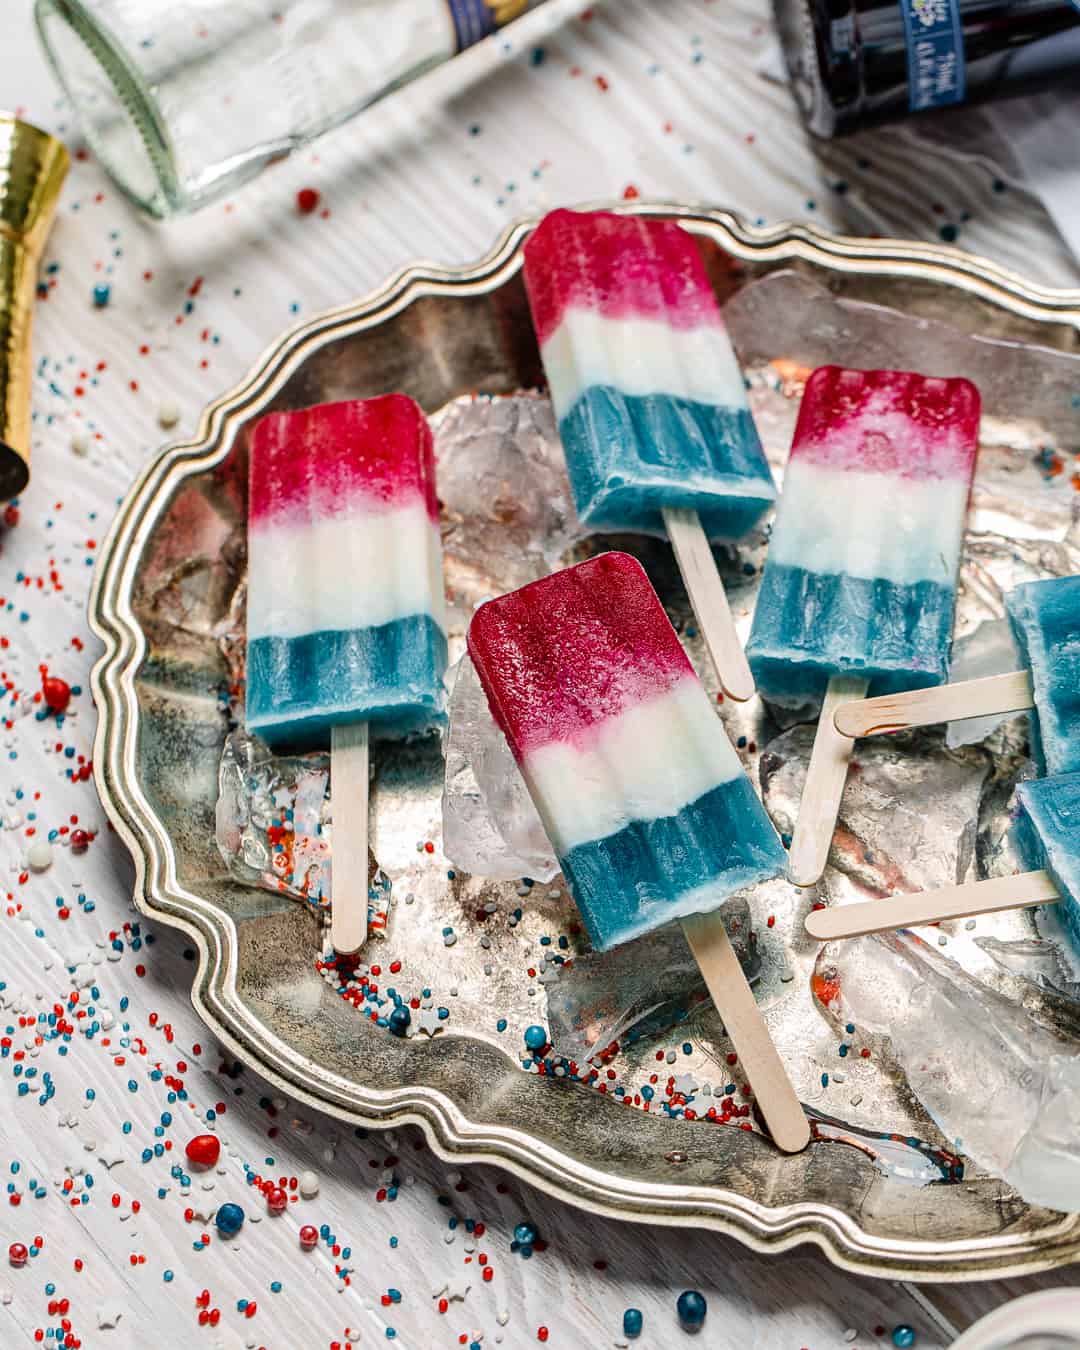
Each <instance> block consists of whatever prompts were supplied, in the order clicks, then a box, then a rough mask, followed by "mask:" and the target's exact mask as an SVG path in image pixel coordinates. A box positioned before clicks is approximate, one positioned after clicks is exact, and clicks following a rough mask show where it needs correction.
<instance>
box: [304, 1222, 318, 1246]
mask: <svg viewBox="0 0 1080 1350" xmlns="http://www.w3.org/2000/svg"><path fill="white" fill-rule="evenodd" d="M318 1245H319V1230H318V1229H317V1228H316V1227H315V1225H314V1224H310V1223H306V1224H304V1226H303V1228H301V1229H300V1246H301V1247H303V1249H304V1251H306V1252H309V1251H311V1249H312V1248H313V1247H317V1246H318Z"/></svg>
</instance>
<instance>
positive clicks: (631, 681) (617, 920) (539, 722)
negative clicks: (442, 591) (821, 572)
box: [468, 553, 807, 1149]
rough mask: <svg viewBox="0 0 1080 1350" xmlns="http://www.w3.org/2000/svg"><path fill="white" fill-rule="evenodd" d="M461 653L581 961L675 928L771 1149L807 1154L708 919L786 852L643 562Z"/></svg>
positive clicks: (585, 582)
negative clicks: (563, 898)
mask: <svg viewBox="0 0 1080 1350" xmlns="http://www.w3.org/2000/svg"><path fill="white" fill-rule="evenodd" d="M468 643H469V652H470V655H471V656H472V659H473V662H474V664H475V666H476V669H477V673H478V674H479V676H480V682H481V684H482V685H483V688H484V691H485V693H486V694H487V698H488V703H489V705H490V707H491V711H492V715H493V717H494V719H495V721H496V723H497V724H498V726H499V727H500V728H501V730H502V732H503V734H504V735H505V736H506V739H507V742H508V743H509V746H510V749H511V750H512V752H513V754H514V756H515V758H516V759H517V761H518V764H519V765H520V767H521V772H522V776H523V777H524V779H525V782H526V784H527V785H528V788H529V792H530V794H531V795H532V798H533V801H534V802H535V804H536V807H537V810H538V812H539V814H540V818H541V820H542V821H543V823H544V827H545V829H546V830H547V833H548V836H549V838H550V840H551V843H552V846H553V847H554V849H555V853H556V855H557V857H558V859H559V863H560V866H561V867H562V869H563V874H564V876H565V877H566V880H567V883H568V885H569V887H570V890H571V892H572V894H573V896H574V899H575V901H576V902H577V905H578V909H579V910H580V912H581V917H582V919H583V920H584V922H585V926H586V928H587V930H588V933H589V936H590V938H591V940H592V943H593V946H594V947H597V948H598V949H601V950H603V949H605V948H609V947H613V946H616V945H617V944H619V943H622V942H627V941H630V940H631V939H633V938H636V937H640V936H641V935H643V934H645V933H648V932H651V931H652V930H654V929H656V928H659V927H661V926H662V925H663V924H666V923H671V922H673V921H675V920H677V919H681V920H682V921H683V923H684V927H685V930H686V936H687V939H688V940H689V942H690V946H691V949H692V950H693V951H694V954H695V956H696V958H697V960H698V963H699V964H700V966H701V969H702V973H703V975H704V976H705V980H706V983H707V984H708V985H709V990H710V992H711V993H712V995H713V999H714V1001H715V1002H716V1005H717V1007H718V1009H719V1011H720V1014H721V1016H722V1018H723V1020H724V1023H725V1026H726V1027H727V1029H728V1032H729V1034H730V1035H731V1038H732V1040H733V1041H734V1042H735V1046H736V1049H737V1050H738V1052H739V1054H740V1056H741V1058H742V1060H743V1063H744V1067H745V1068H746V1069H747V1072H748V1073H749V1075H750V1077H751V1080H752V1082H753V1085H754V1089H755V1092H756V1094H757V1096H758V1100H759V1103H760V1105H761V1108H762V1111H763V1113H764V1114H765V1116H766V1119H767V1120H768V1122H769V1125H770V1128H771V1130H772V1132H773V1135H774V1138H775V1139H776V1141H777V1143H778V1144H779V1145H780V1147H781V1148H785V1149H799V1148H801V1147H803V1145H804V1144H805V1143H806V1139H807V1129H806V1121H805V1118H804V1115H803V1112H802V1110H801V1108H800V1107H799V1104H798V1101H797V1099H796V1098H795V1095H794V1091H793V1089H792V1087H791V1084H790V1082H789V1081H788V1079H787V1077H786V1075H785V1074H784V1071H783V1068H782V1066H781V1065H780V1062H779V1060H778V1058H777V1056H776V1051H775V1048H774V1047H773V1046H772V1043H771V1041H770V1040H769V1036H768V1031H767V1029H766V1027H765V1024H764V1022H763V1021H762V1019H761V1015H760V1013H759V1012H758V1009H757V1005H756V1003H755V1002H754V997H753V994H752V993H751V992H750V990H749V988H748V986H747V985H746V981H745V977H744V976H743V974H742V971H741V969H740V967H739V963H738V960H737V958H736V957H735V955H734V952H733V951H732V949H731V945H730V942H729V941H728V938H727V934H726V933H725V931H724V926H723V923H722V922H721V921H720V919H719V918H718V917H716V916H715V915H714V913H713V912H714V911H715V910H716V909H718V908H719V907H720V906H721V905H722V904H723V902H724V900H725V899H727V897H728V896H729V895H731V894H733V893H734V892H735V891H739V890H742V889H744V888H746V887H748V886H752V885H753V884H755V883H756V882H759V881H763V880H766V879H768V878H770V877H776V876H779V875H781V874H782V873H783V871H784V866H785V861H786V857H785V853H784V849H783V847H782V845H781V843H780V840H779V839H778V837H777V835H776V832H775V830H774V829H773V827H772V825H771V824H770V822H769V818H768V816H767V815H766V814H765V810H764V807H763V806H762V805H761V802H760V801H759V800H758V798H757V796H756V794H755V792H754V790H753V788H752V787H751V785H750V781H749V779H748V778H747V776H746V774H745V773H744V772H743V769H742V766H741V764H740V763H739V760H738V757H737V756H736V754H735V752H734V750H732V748H731V745H730V743H729V741H728V738H727V736H726V734H725V732H724V729H723V724H722V723H721V721H720V719H719V718H718V716H717V714H716V712H715V710H714V708H713V706H712V705H711V703H710V701H709V698H708V696H707V695H706V693H705V690H704V689H703V688H702V685H701V683H700V681H699V680H698V678H697V676H696V675H695V673H694V670H693V667H692V666H691V664H690V662H689V660H688V659H687V657H686V654H685V652H684V651H683V649H682V646H681V644H680V642H679V639H678V637H677V636H676V634H675V630H674V629H673V628H672V626H671V624H670V622H669V621H668V618H667V615H666V614H665V613H664V609H663V606H662V605H661V604H660V601H659V599H658V598H657V595H656V592H655V591H654V590H653V588H652V586H651V585H650V584H649V580H648V578H647V577H646V575H645V573H644V571H643V570H642V568H641V565H640V563H638V562H637V561H636V560H635V559H634V558H631V557H629V556H628V555H626V554H625V553H605V554H602V555H600V556H599V557H597V558H593V559H591V560H590V561H588V562H585V563H581V564H579V565H578V566H576V567H570V568H567V569H566V570H565V571H562V572H557V573H555V574H554V575H553V576H550V577H545V578H544V579H543V580H541V581H536V582H533V583H532V584H531V585H528V586H525V587H523V588H522V589H521V590H518V591H514V592H512V593H511V594H509V595H505V596H502V597H500V598H499V599H497V600H492V601H489V602H488V603H487V604H484V605H482V606H481V607H480V608H479V609H478V610H477V612H476V614H475V615H474V616H473V620H472V623H471V625H470V627H469V637H468ZM709 916H712V917H709Z"/></svg>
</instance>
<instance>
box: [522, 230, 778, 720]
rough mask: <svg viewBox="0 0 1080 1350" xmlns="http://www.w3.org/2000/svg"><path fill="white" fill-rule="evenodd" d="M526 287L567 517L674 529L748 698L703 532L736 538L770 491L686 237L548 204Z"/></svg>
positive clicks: (699, 263)
mask: <svg viewBox="0 0 1080 1350" xmlns="http://www.w3.org/2000/svg"><path fill="white" fill-rule="evenodd" d="M525 285H526V288H527V291H528V295H529V304H530V306H531V309H532V315H533V323H534V325H535V328H536V334H537V338H538V339H539V343H540V355H541V358H542V360H543V363H544V370H545V372H546V374H547V379H548V385H549V387H550V390H551V397H552V402H553V403H554V405H555V413H556V416H557V418H558V421H559V432H560V435H561V436H562V441H563V446H564V448H565V451H566V463H567V469H568V471H569V475H570V485H571V488H572V489H573V494H574V501H575V503H576V506H577V511H578V515H579V516H580V517H581V520H582V522H583V523H584V524H585V525H587V526H588V527H589V528H590V529H593V530H617V531H623V530H627V531H632V532H637V533H645V534H658V535H664V534H666V535H667V536H668V537H669V538H670V539H671V543H672V545H673V547H674V550H675V556H676V559H677V561H678V564H679V568H680V571H681V572H682V576H683V580H684V582H685V584H686V589H687V591H688V593H689V596H690V600H691V603H692V605H693V608H694V613H695V615H696V616H697V620H698V624H699V626H700V628H701V631H702V635H703V636H704V638H705V643H706V646H707V648H708V651H709V654H710V657H711V658H712V661H713V664H714V665H715V667H716V670H717V673H718V674H719V676H720V681H721V683H722V684H723V687H724V690H725V691H726V693H727V694H729V695H730V696H731V697H732V698H735V699H747V698H749V697H750V696H751V695H752V694H753V692H754V684H753V679H752V678H751V675H750V668H749V666H748V665H747V664H746V657H745V654H744V653H743V649H742V645H741V643H740V641H739V638H738V635H737V633H736V629H735V623H734V620H733V618H732V615H731V610H730V606H729V604H728V601H727V597H726V594H725V592H724V587H723V583H722V581H721V578H720V574H719V572H718V571H717V566H716V560H715V558H714V557H713V555H712V552H711V551H710V548H709V540H710V539H717V540H736V539H740V538H742V536H743V535H745V534H746V533H747V531H748V530H750V529H751V528H752V527H753V526H754V525H755V524H756V522H757V521H758V520H760V518H761V516H762V515H763V513H764V512H765V511H766V510H767V509H768V508H769V507H770V506H771V505H772V503H773V501H774V500H775V496H776V493H775V489H774V487H773V481H772V476H771V474H770V472H769V466H768V464H767V463H766V461H765V456H764V454H763V452H762V449H761V442H760V440H759V438H758V434H757V430H756V428H755V426H754V422H753V418H752V417H751V415H750V410H749V407H748V405H747V400H746V390H745V387H744V383H743V378H742V374H741V372H740V370H739V366H738V362H737V361H736V359H735V353H734V351H733V350H732V346H731V342H730V340H729V338H728V335H727V330H726V328H725V327H724V321H723V319H722V318H721V315H720V309H719V306H718V305H717V302H716V297H715V295H714V293H713V289H712V286H711V285H710V283H709V278H708V274H707V273H706V271H705V265H704V262H703V260H702V256H701V253H700V251H699V250H698V246H697V244H696V242H695V241H694V238H693V236H692V235H690V234H689V233H688V232H687V231H686V230H684V229H683V228H682V227H681V226H680V225H678V224H676V223H675V222H674V221H670V220H653V219H648V218H645V217H641V216H623V215H615V214H613V213H611V212H605V211H594V212H578V211H553V212H552V213H551V214H550V215H549V216H547V217H545V219H544V220H543V221H542V222H541V224H540V225H539V227H538V228H537V230H536V231H535V233H534V234H533V236H532V238H531V239H530V240H529V242H528V243H527V244H526V246H525Z"/></svg>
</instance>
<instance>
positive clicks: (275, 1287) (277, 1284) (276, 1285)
mask: <svg viewBox="0 0 1080 1350" xmlns="http://www.w3.org/2000/svg"><path fill="white" fill-rule="evenodd" d="M270 1292H271V1293H272V1294H280V1293H281V1281H280V1280H271V1281H270Z"/></svg>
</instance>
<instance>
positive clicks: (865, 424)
mask: <svg viewBox="0 0 1080 1350" xmlns="http://www.w3.org/2000/svg"><path fill="white" fill-rule="evenodd" d="M978 426H979V394H978V391H977V390H976V388H975V386H974V385H973V384H971V383H970V382H969V381H967V380H963V379H931V378H927V377H924V376H922V375H915V374H911V373H909V372H903V371H888V370H875V371H858V370H845V369H841V368H839V367H836V366H823V367H821V368H820V369H818V370H816V371H814V373H813V374H812V375H811V377H810V379H809V380H808V381H807V384H806V392H805V394H804V396H803V401H802V405H801V407H800V409H799V417H798V422H797V425H796V428H795V437H794V441H793V442H792V447H791V458H790V460H789V463H788V468H787V477H786V480H785V484H784V493H783V498H782V500H781V503H780V507H779V510H778V512H777V518H776V524H775V526H774V529H773V535H772V540H771V543H770V547H769V556H768V559H767V561H766V564H765V571H764V575H763V578H762V586H761V591H760V594H759V596H758V603H757V610H756V612H755V615H754V623H753V628H752V630H751V634H750V641H749V643H748V645H747V656H748V658H749V661H750V667H751V670H752V671H753V672H754V676H755V679H756V681H757V684H758V687H759V688H760V689H761V691H762V692H763V693H764V694H765V696H766V697H767V698H769V699H771V700H773V701H774V702H776V703H780V704H787V705H790V706H802V705H805V704H807V703H815V702H820V701H821V699H822V698H823V697H824V694H825V691H826V688H827V685H828V682H829V680H830V678H831V677H833V676H837V675H846V676H856V677H859V678H862V679H865V680H866V681H867V682H868V684H869V685H870V689H871V692H873V691H874V690H875V689H876V690H878V691H880V692H882V693H884V692H887V691H889V690H894V689H912V688H919V687H922V686H926V685H934V684H940V683H941V682H942V681H943V680H944V679H945V678H946V675H947V672H948V654H949V646H950V641H951V635H952V620H953V607H954V601H955V596H956V582H957V571H958V568H959V563H960V550H961V544H962V540H963V533H964V520H965V515H966V511H967V503H968V495H969V493H970V490H971V479H972V473H973V471H974V466H975V455H976V450H977V445H978Z"/></svg>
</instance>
